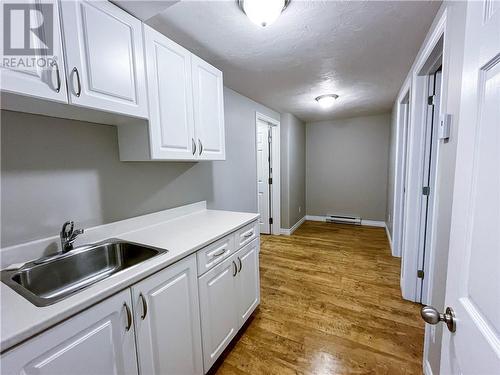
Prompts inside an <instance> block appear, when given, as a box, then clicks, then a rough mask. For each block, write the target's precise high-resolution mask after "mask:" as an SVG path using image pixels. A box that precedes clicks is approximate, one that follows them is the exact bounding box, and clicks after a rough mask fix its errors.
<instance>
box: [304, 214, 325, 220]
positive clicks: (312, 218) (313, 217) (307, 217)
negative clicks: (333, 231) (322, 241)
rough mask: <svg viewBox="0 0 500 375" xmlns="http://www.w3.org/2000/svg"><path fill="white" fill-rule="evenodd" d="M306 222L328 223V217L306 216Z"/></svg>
mask: <svg viewBox="0 0 500 375" xmlns="http://www.w3.org/2000/svg"><path fill="white" fill-rule="evenodd" d="M306 220H310V221H326V217H325V216H314V215H306Z"/></svg>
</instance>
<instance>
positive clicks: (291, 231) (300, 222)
mask: <svg viewBox="0 0 500 375" xmlns="http://www.w3.org/2000/svg"><path fill="white" fill-rule="evenodd" d="M304 221H306V217H305V216H304V217H302V219H300V220H299V221H297V222H296V223H295V224H294V225H293V227H291V228H290V229H286V228H281V234H284V235H285V236H290V235H292V234H293V232H295V231H296V230H297V229H298V228H299V227H300V226H301V225H302V224H304Z"/></svg>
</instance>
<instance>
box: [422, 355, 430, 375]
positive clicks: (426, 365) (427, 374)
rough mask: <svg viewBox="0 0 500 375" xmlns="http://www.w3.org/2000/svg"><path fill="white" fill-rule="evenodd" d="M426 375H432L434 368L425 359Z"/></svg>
mask: <svg viewBox="0 0 500 375" xmlns="http://www.w3.org/2000/svg"><path fill="white" fill-rule="evenodd" d="M423 367H424V368H423V370H424V375H432V367H431V364H430V363H429V361H428V360H427V359H424V366H423Z"/></svg>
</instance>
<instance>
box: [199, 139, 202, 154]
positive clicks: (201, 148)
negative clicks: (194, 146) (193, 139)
mask: <svg viewBox="0 0 500 375" xmlns="http://www.w3.org/2000/svg"><path fill="white" fill-rule="evenodd" d="M198 144H199V145H200V151H198V152H199V154H200V155H201V153H202V152H203V143H201V140H200V139H198Z"/></svg>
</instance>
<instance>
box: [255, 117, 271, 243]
mask: <svg viewBox="0 0 500 375" xmlns="http://www.w3.org/2000/svg"><path fill="white" fill-rule="evenodd" d="M270 131H271V129H270V126H269V124H268V123H266V122H263V121H257V196H258V202H257V203H258V205H259V213H260V221H259V223H260V233H264V234H271V224H270V220H269V219H270V218H271V200H270V197H271V195H270V191H271V185H270V184H269V179H270V177H271V176H270V172H269V168H270V152H269V149H270V142H269V140H270Z"/></svg>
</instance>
